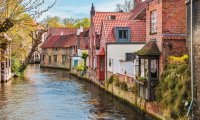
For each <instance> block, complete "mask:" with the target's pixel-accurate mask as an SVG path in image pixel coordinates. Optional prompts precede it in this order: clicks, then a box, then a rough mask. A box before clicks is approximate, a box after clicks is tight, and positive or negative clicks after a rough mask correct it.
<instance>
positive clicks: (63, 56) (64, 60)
mask: <svg viewBox="0 0 200 120" xmlns="http://www.w3.org/2000/svg"><path fill="white" fill-rule="evenodd" d="M65 62H66V55H62V63H63V64H65Z"/></svg>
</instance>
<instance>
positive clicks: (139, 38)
mask: <svg viewBox="0 0 200 120" xmlns="http://www.w3.org/2000/svg"><path fill="white" fill-rule="evenodd" d="M117 27H128V28H130V29H131V42H145V40H146V22H145V21H144V20H113V21H110V20H107V21H103V23H102V31H101V32H102V34H103V35H104V36H105V40H106V41H110V42H112V41H116V35H115V32H114V28H117Z"/></svg>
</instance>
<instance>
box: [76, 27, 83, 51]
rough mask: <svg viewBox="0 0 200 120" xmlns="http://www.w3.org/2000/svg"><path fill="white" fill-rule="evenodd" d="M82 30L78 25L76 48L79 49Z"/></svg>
mask: <svg viewBox="0 0 200 120" xmlns="http://www.w3.org/2000/svg"><path fill="white" fill-rule="evenodd" d="M82 32H83V27H82V26H80V28H79V29H78V30H77V33H76V35H77V49H80V34H81V33H82Z"/></svg>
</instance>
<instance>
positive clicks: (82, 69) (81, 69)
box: [76, 64, 84, 71]
mask: <svg viewBox="0 0 200 120" xmlns="http://www.w3.org/2000/svg"><path fill="white" fill-rule="evenodd" d="M76 69H77V70H79V71H84V65H83V64H79V65H78V66H77V67H76Z"/></svg>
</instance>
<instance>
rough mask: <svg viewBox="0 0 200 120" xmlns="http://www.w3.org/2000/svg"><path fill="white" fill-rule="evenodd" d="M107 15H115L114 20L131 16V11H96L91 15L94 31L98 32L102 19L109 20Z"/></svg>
mask: <svg viewBox="0 0 200 120" xmlns="http://www.w3.org/2000/svg"><path fill="white" fill-rule="evenodd" d="M109 16H115V20H127V19H128V18H129V17H130V16H131V13H124V12H96V13H95V16H94V17H93V23H94V28H95V32H96V33H97V34H100V31H101V24H102V21H104V20H109ZM110 21H112V20H110Z"/></svg>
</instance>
